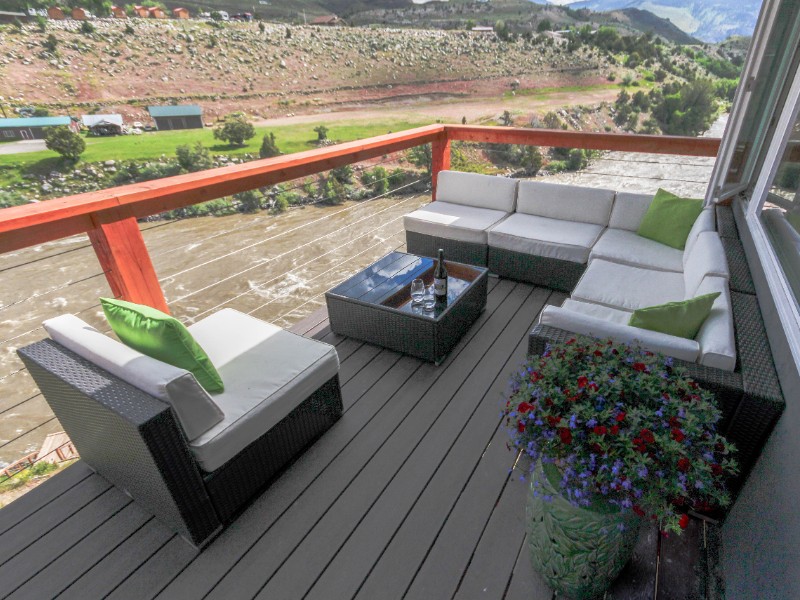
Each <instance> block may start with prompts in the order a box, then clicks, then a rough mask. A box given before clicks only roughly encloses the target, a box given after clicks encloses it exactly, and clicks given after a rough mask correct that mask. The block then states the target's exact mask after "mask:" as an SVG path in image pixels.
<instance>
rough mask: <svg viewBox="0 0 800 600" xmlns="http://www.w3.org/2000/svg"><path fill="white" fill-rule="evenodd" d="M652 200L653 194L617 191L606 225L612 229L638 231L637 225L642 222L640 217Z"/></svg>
mask: <svg viewBox="0 0 800 600" xmlns="http://www.w3.org/2000/svg"><path fill="white" fill-rule="evenodd" d="M652 201H653V196H652V195H651V194H634V193H631V192H617V196H616V198H614V208H612V209H611V218H610V219H609V220H608V226H609V227H613V228H614V229H627V230H628V231H638V230H639V225H641V224H642V219H643V218H644V215H645V213H647V209H648V208H650V203H651V202H652Z"/></svg>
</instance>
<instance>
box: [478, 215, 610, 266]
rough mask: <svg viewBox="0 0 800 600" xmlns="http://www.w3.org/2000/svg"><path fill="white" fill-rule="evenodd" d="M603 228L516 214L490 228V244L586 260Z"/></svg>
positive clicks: (527, 252)
mask: <svg viewBox="0 0 800 600" xmlns="http://www.w3.org/2000/svg"><path fill="white" fill-rule="evenodd" d="M602 232H603V228H602V226H600V225H593V224H590V223H575V222H572V221H562V220H561V219H549V218H546V217H537V216H534V215H526V214H521V213H515V214H513V215H511V216H510V217H508V218H507V219H505V220H504V221H502V222H501V223H499V224H498V225H495V226H494V227H492V228H491V229H490V230H489V236H488V237H489V246H491V247H492V248H502V249H504V250H513V251H515V252H521V253H523V254H532V255H535V256H545V257H547V258H558V259H560V260H568V261H571V262H576V263H586V262H587V261H588V260H589V251H590V250H591V248H592V245H593V244H594V243H595V242H596V241H597V238H598V237H600V234H601V233H602Z"/></svg>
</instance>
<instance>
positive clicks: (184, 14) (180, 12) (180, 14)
mask: <svg viewBox="0 0 800 600" xmlns="http://www.w3.org/2000/svg"><path fill="white" fill-rule="evenodd" d="M172 18H173V19H188V18H189V10H188V9H186V8H183V7H178V8H174V9H172Z"/></svg>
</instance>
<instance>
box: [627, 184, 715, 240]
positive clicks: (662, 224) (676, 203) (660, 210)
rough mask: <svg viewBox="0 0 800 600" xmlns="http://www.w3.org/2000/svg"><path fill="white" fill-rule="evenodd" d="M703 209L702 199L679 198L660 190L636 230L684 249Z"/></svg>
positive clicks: (647, 236)
mask: <svg viewBox="0 0 800 600" xmlns="http://www.w3.org/2000/svg"><path fill="white" fill-rule="evenodd" d="M702 211H703V201H702V200H692V199H691V198H679V197H678V196H676V195H675V194H672V193H670V192H667V191H666V190H661V189H660V190H658V191H657V192H656V195H655V197H654V198H653V201H652V202H651V203H650V207H649V208H648V209H647V212H646V213H645V215H644V218H643V219H642V223H641V225H639V230H638V231H637V232H636V233H638V234H639V235H640V236H642V237H646V238H648V239H650V240H654V241H656V242H661V243H662V244H666V245H667V246H671V247H672V248H677V249H678V250H683V249H684V248H685V247H686V238H688V237H689V232H690V231H691V229H692V225H694V222H695V221H696V220H697V217H699V216H700V213H701V212H702Z"/></svg>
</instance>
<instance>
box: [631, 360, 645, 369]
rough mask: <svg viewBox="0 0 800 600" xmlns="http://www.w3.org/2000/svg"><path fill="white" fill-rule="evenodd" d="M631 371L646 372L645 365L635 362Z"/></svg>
mask: <svg viewBox="0 0 800 600" xmlns="http://www.w3.org/2000/svg"><path fill="white" fill-rule="evenodd" d="M633 370H634V371H646V370H647V365H646V364H644V363H640V362H635V363H633Z"/></svg>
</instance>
